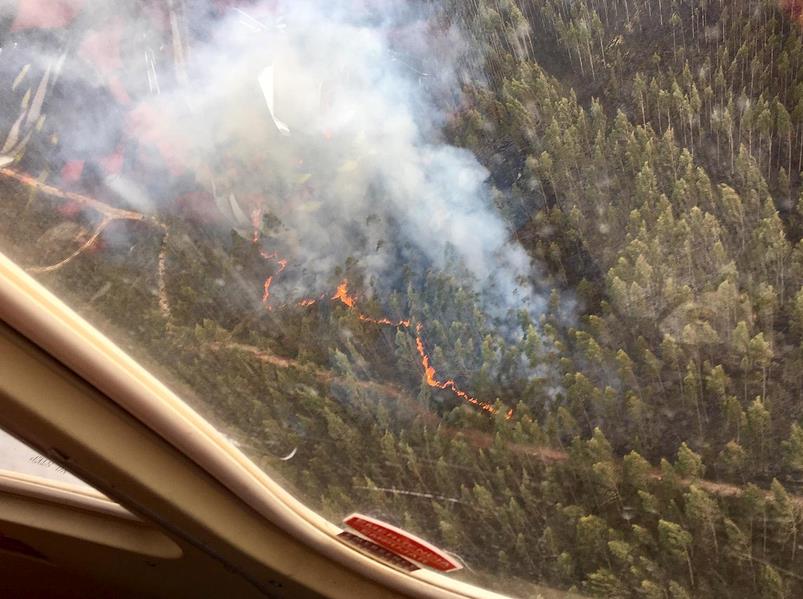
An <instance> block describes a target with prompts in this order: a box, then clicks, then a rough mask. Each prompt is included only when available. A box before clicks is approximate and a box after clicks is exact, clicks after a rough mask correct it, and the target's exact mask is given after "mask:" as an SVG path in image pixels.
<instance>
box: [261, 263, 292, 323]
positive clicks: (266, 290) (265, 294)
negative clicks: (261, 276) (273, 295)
mask: <svg viewBox="0 0 803 599" xmlns="http://www.w3.org/2000/svg"><path fill="white" fill-rule="evenodd" d="M259 255H260V256H262V257H263V258H264V259H265V260H271V261H274V262H276V264H278V265H279V270H277V271H276V272H275V273H274V274H272V275H270V276H269V277H268V278H267V279H265V282H264V283H262V303H263V304H265V305H266V306H267V307H268V310H270V309H271V307H270V306H269V305H268V301H269V300H270V286H271V284H272V283H273V277H275V276H276V275H278V274H280V273H281V272H283V271H284V269H285V268H287V260H286V259H285V258H279V256H278V254H276V252H272V253H270V254H269V253H267V252H265V251H263V250H260V251H259Z"/></svg>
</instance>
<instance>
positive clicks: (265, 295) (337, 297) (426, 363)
mask: <svg viewBox="0 0 803 599" xmlns="http://www.w3.org/2000/svg"><path fill="white" fill-rule="evenodd" d="M255 240H256V236H255ZM259 254H260V255H261V256H262V257H263V258H264V259H265V260H272V261H275V262H276V263H277V264H278V265H279V269H278V270H277V271H276V272H275V273H274V274H272V275H271V276H269V277H268V278H267V279H265V282H264V283H263V285H262V288H263V292H262V303H263V304H265V305H266V306H267V308H268V310H271V309H272V308H271V306H270V305H268V301H269V300H270V286H271V283H273V277H274V276H276V275H278V274H280V273H281V272H282V271H284V269H285V268H287V260H286V259H284V258H279V257H278V255H277V254H276V252H273V253H270V254H269V253H267V252H265V251H263V250H260V251H259ZM323 298H324V296H323V295H321V299H323ZM329 299H331V300H332V301H338V302H340V303H342V304H343V305H344V306H346V307H347V308H349V309H350V310H354V309H355V308H356V306H357V299H356V298H355V297H354V296H353V295H351V294H349V283H348V280H347V279H343V280H342V281H341V282H340V284H339V285H338V286H337V290H336V291H335V294H334V295H333V296H332V297H331V298H329ZM314 303H316V300H314V299H310V298H306V299H302V300H301V301H299V302H298V304H297V305H298V306H302V307H306V306H311V305H313V304H314ZM357 318H359V319H360V320H361V321H363V322H370V323H372V324H377V325H386V326H394V327H404V328H409V327H410V320H409V319H403V320H391V319H389V318H373V317H372V316H368V315H366V314H363V313H362V312H357ZM422 331H423V326H422V325H421V324H420V323H419V324H417V325H416V327H415V332H416V336H415V345H416V348H417V349H418V354H419V356H420V357H421V365H422V366H423V367H424V376H425V377H426V381H427V385H429V386H430V387H434V388H436V389H443V390H446V391H451V392H452V393H453V394H454V395H455V396H456V397H459V398H460V399H462V400H463V401H466V402H468V403H470V404H472V405H474V406H476V407H478V408H480V409H481V410H483V411H484V412H487V413H489V414H496V412H497V409H496V408H495V407H493V406H492V405H491V404H489V403H487V402H484V401H480V400H478V399H477V398H476V397H473V396H471V395H469V394H468V393H466V392H465V391H463V390H462V389H460V388H459V387H458V386H457V383H455V382H454V380H452V379H449V380H446V381H440V380H438V374H437V372H436V371H435V368H434V367H433V366H432V362H431V360H430V357H429V354H427V352H426V350H425V349H424V340H423V339H422V337H421V333H422ZM512 416H513V410H512V409H510V410H508V412H507V414H506V419H507V420H510V418H511V417H512Z"/></svg>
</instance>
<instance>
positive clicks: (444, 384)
mask: <svg viewBox="0 0 803 599" xmlns="http://www.w3.org/2000/svg"><path fill="white" fill-rule="evenodd" d="M422 330H423V327H422V326H421V324H417V325H416V327H415V346H416V348H417V349H418V355H419V356H421V365H422V366H423V367H424V375H425V376H426V381H427V385H429V386H430V387H435V388H436V389H446V390H449V391H451V392H452V393H454V394H455V395H456V396H457V397H459V398H460V399H462V400H464V401H467V402H468V403H470V404H473V405H475V406H477V407H478V408H480V409H482V410H484V411H486V412H488V413H489V414H496V412H497V410H496V408H494V407H493V406H492V405H491V404H489V403H486V402H484V401H480V400H478V399H477V398H476V397H472V396H471V395H469V394H468V393H466V392H465V391H462V390H461V389H459V388H458V387H457V383H455V382H454V381H453V380H452V379H449V380H447V381H439V380H438V374H437V372H435V368H434V367H433V366H432V362H431V360H430V358H429V354H427V352H426V350H425V349H424V340H423V339H422V338H421V331H422ZM511 416H512V414H511Z"/></svg>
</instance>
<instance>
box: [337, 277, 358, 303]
mask: <svg viewBox="0 0 803 599" xmlns="http://www.w3.org/2000/svg"><path fill="white" fill-rule="evenodd" d="M331 299H333V300H338V301H339V302H341V303H343V304H345V305H346V306H348V307H349V308H353V307H354V306H355V305H356V304H357V300H356V299H354V298H353V297H351V296H350V295H349V282H348V281H347V280H346V279H343V280H342V281H341V282H340V285H338V286H337V291H336V292H335V294H334V295H333V296H332V297H331Z"/></svg>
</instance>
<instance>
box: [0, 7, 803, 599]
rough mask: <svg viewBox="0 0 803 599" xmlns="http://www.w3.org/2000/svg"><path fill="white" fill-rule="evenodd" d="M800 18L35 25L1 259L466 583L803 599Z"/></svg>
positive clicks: (12, 144)
mask: <svg viewBox="0 0 803 599" xmlns="http://www.w3.org/2000/svg"><path fill="white" fill-rule="evenodd" d="M802 12H803V7H802V6H801V3H800V2H799V1H798V0H733V1H731V2H727V3H722V2H719V3H716V2H706V1H703V0H673V1H671V2H670V1H669V0H667V1H665V2H653V1H651V0H540V1H536V0H472V1H471V2H466V1H463V0H413V1H409V0H408V1H403V0H294V1H292V2H291V1H289V0H242V1H237V0H170V1H165V2H157V1H154V0H151V1H146V0H141V1H133V0H125V1H122V2H118V1H114V2H112V1H110V0H109V1H103V0H96V1H92V0H19V1H17V2H10V3H4V4H2V8H1V9H0V15H2V17H3V18H2V20H0V46H1V47H2V50H1V51H0V163H1V165H0V250H2V251H3V252H4V253H5V254H7V255H8V256H10V257H11V258H12V259H13V260H15V261H16V262H17V263H18V264H19V265H20V266H21V267H23V268H25V269H26V271H27V272H28V273H30V274H31V275H32V276H34V277H35V278H36V279H37V280H39V281H40V282H42V283H43V284H44V285H45V286H47V287H48V288H49V289H51V290H53V291H54V292H56V293H57V294H58V295H59V296H60V297H62V298H63V299H64V301H65V302H67V303H68V304H69V305H70V306H71V307H72V308H74V309H76V310H77V311H79V312H80V313H81V314H82V315H83V316H85V317H86V318H87V319H88V320H89V321H90V322H91V323H93V324H94V325H95V326H97V327H98V328H99V329H100V330H101V331H103V332H104V333H106V334H107V335H109V336H110V337H111V338H112V339H113V340H115V342H117V343H118V344H119V345H120V346H121V347H122V348H124V349H125V350H126V351H128V352H129V353H130V354H131V355H133V356H134V357H135V358H137V359H138V360H140V361H141V362H142V364H143V365H144V366H145V367H147V368H149V369H151V370H152V372H154V374H156V375H157V376H159V377H160V378H161V379H162V380H164V382H165V383H166V384H168V385H169V386H170V387H171V388H172V389H174V390H175V391H176V392H177V393H179V394H180V395H181V396H182V397H183V398H185V399H186V401H187V402H188V403H190V404H191V405H192V406H193V407H194V408H195V409H197V410H198V411H199V412H200V413H201V414H203V415H204V417H206V418H208V419H209V421H210V422H212V423H213V424H214V425H215V426H216V427H218V428H219V430H220V431H221V432H222V433H223V434H225V435H226V436H227V437H228V438H229V439H230V440H231V441H232V442H233V443H235V444H236V445H237V446H238V447H239V448H240V449H241V450H242V451H243V452H245V453H246V454H247V455H248V456H249V457H250V458H251V459H253V460H254V461H255V462H256V463H257V464H258V465H259V466H260V467H261V468H263V469H264V470H265V471H266V472H267V473H268V474H270V475H271V476H272V477H274V478H275V479H276V480H278V481H280V482H281V483H282V484H283V485H285V486H286V488H287V489H288V490H289V491H290V492H292V493H293V494H294V495H295V496H297V497H298V498H299V499H301V500H302V501H304V502H306V503H307V504H308V505H309V506H310V507H312V508H313V509H315V510H317V511H319V512H320V513H321V514H322V515H324V516H325V517H326V518H328V519H330V520H331V521H332V522H336V523H339V522H341V521H342V520H343V518H344V517H345V516H346V515H347V514H350V513H353V512H360V513H361V514H365V515H367V517H369V518H375V519H377V520H379V521H382V522H385V523H387V524H389V525H391V526H393V527H398V528H401V529H403V530H405V531H407V532H409V533H411V534H414V535H416V537H418V538H420V539H421V540H424V541H426V542H428V543H432V544H433V545H434V546H436V547H438V548H440V549H442V550H443V551H444V552H445V555H448V556H449V558H448V559H447V560H446V561H447V562H448V561H449V560H454V561H455V562H457V563H459V564H460V565H462V566H463V567H462V569H460V570H459V571H457V572H453V573H450V574H449V576H454V577H457V578H460V579H462V580H467V581H470V582H474V583H477V584H480V585H484V586H487V587H488V588H492V589H494V590H498V591H502V592H505V593H509V594H511V595H514V596H522V597H531V596H537V594H538V593H541V594H543V595H544V596H549V594H550V593H558V592H564V591H569V590H571V591H572V592H576V593H579V594H583V595H596V596H606V597H672V598H681V597H733V596H755V597H795V596H801V595H803V582H802V581H803V541H801V534H799V533H800V530H801V527H803V513H801V510H802V509H803V489H801V482H803V424H801V423H802V422H803V402H801V400H800V398H801V389H802V385H803V379H802V378H801V376H800V372H801V364H802V363H801V360H803V358H801V356H803V352H801V350H802V349H803V346H801V341H802V340H803V244H801V243H800V241H801V236H802V235H803V200H801V199H800V198H801V197H803V196H801V176H800V172H801V167H803V31H802V30H801V23H802V21H801V13H802ZM377 530H378V529H377ZM382 530H384V529H382ZM394 530H395V529H394ZM348 534H349V535H351V536H352V537H355V538H357V539H358V541H359V543H361V544H362V545H364V546H365V547H364V548H367V547H369V546H371V545H372V542H371V540H370V539H366V538H363V537H359V536H357V535H355V534H353V533H348ZM383 534H385V533H384V532H383ZM388 534H391V533H388ZM392 534H396V533H392ZM383 538H384V537H383ZM394 538H395V537H394ZM377 547H378V546H376V547H374V549H372V551H374V553H375V554H376V555H380V553H381V552H382V551H384V550H383V548H382V547H378V548H377ZM385 553H387V552H386V551H385ZM393 559H396V558H393ZM439 559H440V558H439ZM402 561H403V560H402ZM400 563H401V562H400ZM397 565H398V564H397Z"/></svg>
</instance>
